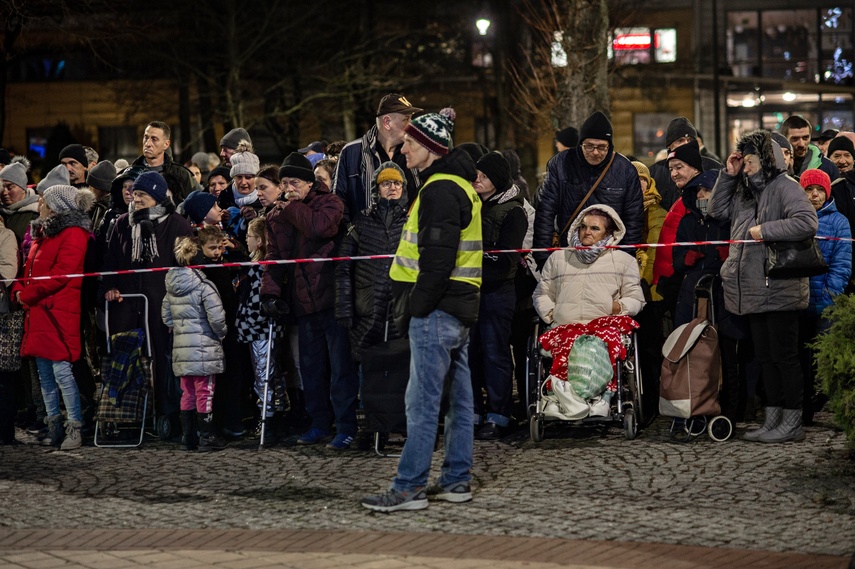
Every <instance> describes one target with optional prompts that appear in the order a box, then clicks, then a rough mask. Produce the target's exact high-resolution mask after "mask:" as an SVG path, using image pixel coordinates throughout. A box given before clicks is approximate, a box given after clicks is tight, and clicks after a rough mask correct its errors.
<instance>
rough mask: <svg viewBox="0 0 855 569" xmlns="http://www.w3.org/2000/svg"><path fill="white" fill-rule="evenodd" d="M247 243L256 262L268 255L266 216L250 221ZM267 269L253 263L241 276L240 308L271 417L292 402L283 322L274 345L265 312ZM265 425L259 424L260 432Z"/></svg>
mask: <svg viewBox="0 0 855 569" xmlns="http://www.w3.org/2000/svg"><path fill="white" fill-rule="evenodd" d="M246 246H247V248H248V249H249V253H250V256H251V257H250V258H251V259H252V260H253V261H260V260H262V259H264V257H265V255H266V254H267V236H266V234H265V220H264V218H263V217H260V218H256V219H253V220H252V221H250V222H249V227H248V228H247V233H246ZM263 271H264V267H263V266H262V265H253V266H251V267H249V269H247V270H246V271H245V272H244V274H243V275H241V279H240V286H239V288H238V296H239V298H240V304H239V305H238V311H237V321H236V323H235V324H236V325H237V332H238V341H240V342H242V343H245V344H249V349H250V356H251V358H252V369H253V371H254V372H255V383H254V385H253V389H254V390H255V393H256V395H258V409H259V413H264V415H263V416H264V417H266V418H268V419H269V418H271V417H272V416H273V415H274V413H276V412H279V413H285V412H286V411H288V410H289V408H290V404H289V400H288V393H287V392H286V391H285V377H284V374H282V373H281V372H280V371H279V368H280V366H279V353H278V352H279V350H278V349H277V348H278V347H277V345H276V344H277V342H276V340H277V339H279V338H281V337H282V325H281V324H280V323H279V322H276V321H274V322H273V345H270V341H269V338H268V333H269V322H268V319H267V317H265V316H263V315H262V314H261V275H262V273H263ZM268 351H270V370H269V375H268V380H269V382H270V385H269V386H268V390H267V405H266V410H265V405H264V403H263V401H264V372H265V370H266V369H267V352H268ZM260 427H261V424H260V423H259V433H258V434H260Z"/></svg>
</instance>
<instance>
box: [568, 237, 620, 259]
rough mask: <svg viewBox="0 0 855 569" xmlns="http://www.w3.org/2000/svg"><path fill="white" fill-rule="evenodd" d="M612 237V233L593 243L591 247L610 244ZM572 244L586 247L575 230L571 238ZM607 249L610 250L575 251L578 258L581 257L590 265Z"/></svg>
mask: <svg viewBox="0 0 855 569" xmlns="http://www.w3.org/2000/svg"><path fill="white" fill-rule="evenodd" d="M611 238H612V236H611V235H606V236H605V237H603V238H602V239H600V240H599V241H597V242H596V243H595V244H594V245H591V247H603V246H605V245H607V244H608V242H609V240H610V239H611ZM570 245H571V246H573V247H584V245H582V242H581V241H580V240H579V232H578V231H574V232H573V235H572V236H571V238H570ZM605 251H608V249H577V250H575V251H573V252H574V253H576V258H577V259H579V260H580V261H582V262H583V263H585V264H586V265H590V264H591V263H593V262H594V261H596V260H597V257H599V256H600V255H601V254H603V252H605Z"/></svg>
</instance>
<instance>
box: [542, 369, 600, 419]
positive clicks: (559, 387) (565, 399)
mask: <svg viewBox="0 0 855 569" xmlns="http://www.w3.org/2000/svg"><path fill="white" fill-rule="evenodd" d="M549 379H551V380H552V393H554V394H555V397H556V398H557V399H558V404H559V405H560V406H561V413H562V415H564V418H565V419H566V420H570V421H575V420H578V419H584V418H585V417H587V416H588V413H589V412H590V411H591V406H590V405H588V402H587V401H585V400H584V399H582V398H581V397H579V396H578V395H577V394H576V391H574V390H573V387H572V386H571V385H570V384H569V383H568V382H566V381H564V380H563V379H558V378H557V377H555V376H553V375H550V376H549Z"/></svg>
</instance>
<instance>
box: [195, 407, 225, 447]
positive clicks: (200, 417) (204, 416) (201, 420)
mask: <svg viewBox="0 0 855 569" xmlns="http://www.w3.org/2000/svg"><path fill="white" fill-rule="evenodd" d="M196 423H197V424H198V426H199V451H200V452H204V451H211V450H222V449H224V448H226V445H228V443H227V442H226V441H224V440H223V439H221V438H220V437H219V435H217V430H216V428H215V427H214V414H213V413H197V414H196Z"/></svg>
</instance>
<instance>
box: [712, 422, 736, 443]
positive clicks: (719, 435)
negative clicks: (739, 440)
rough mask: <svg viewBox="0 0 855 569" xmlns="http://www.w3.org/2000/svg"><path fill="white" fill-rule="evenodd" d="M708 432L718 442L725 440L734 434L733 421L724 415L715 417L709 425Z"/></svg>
mask: <svg viewBox="0 0 855 569" xmlns="http://www.w3.org/2000/svg"><path fill="white" fill-rule="evenodd" d="M707 434H709V436H710V438H711V439H712V440H714V441H715V442H717V443H720V442H724V441H726V440H727V439H729V438H730V436H731V435H732V434H733V423H731V422H730V419H728V418H727V417H725V416H724V415H719V416H718V417H713V419H712V420H711V421H710V424H709V425H708V426H707Z"/></svg>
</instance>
